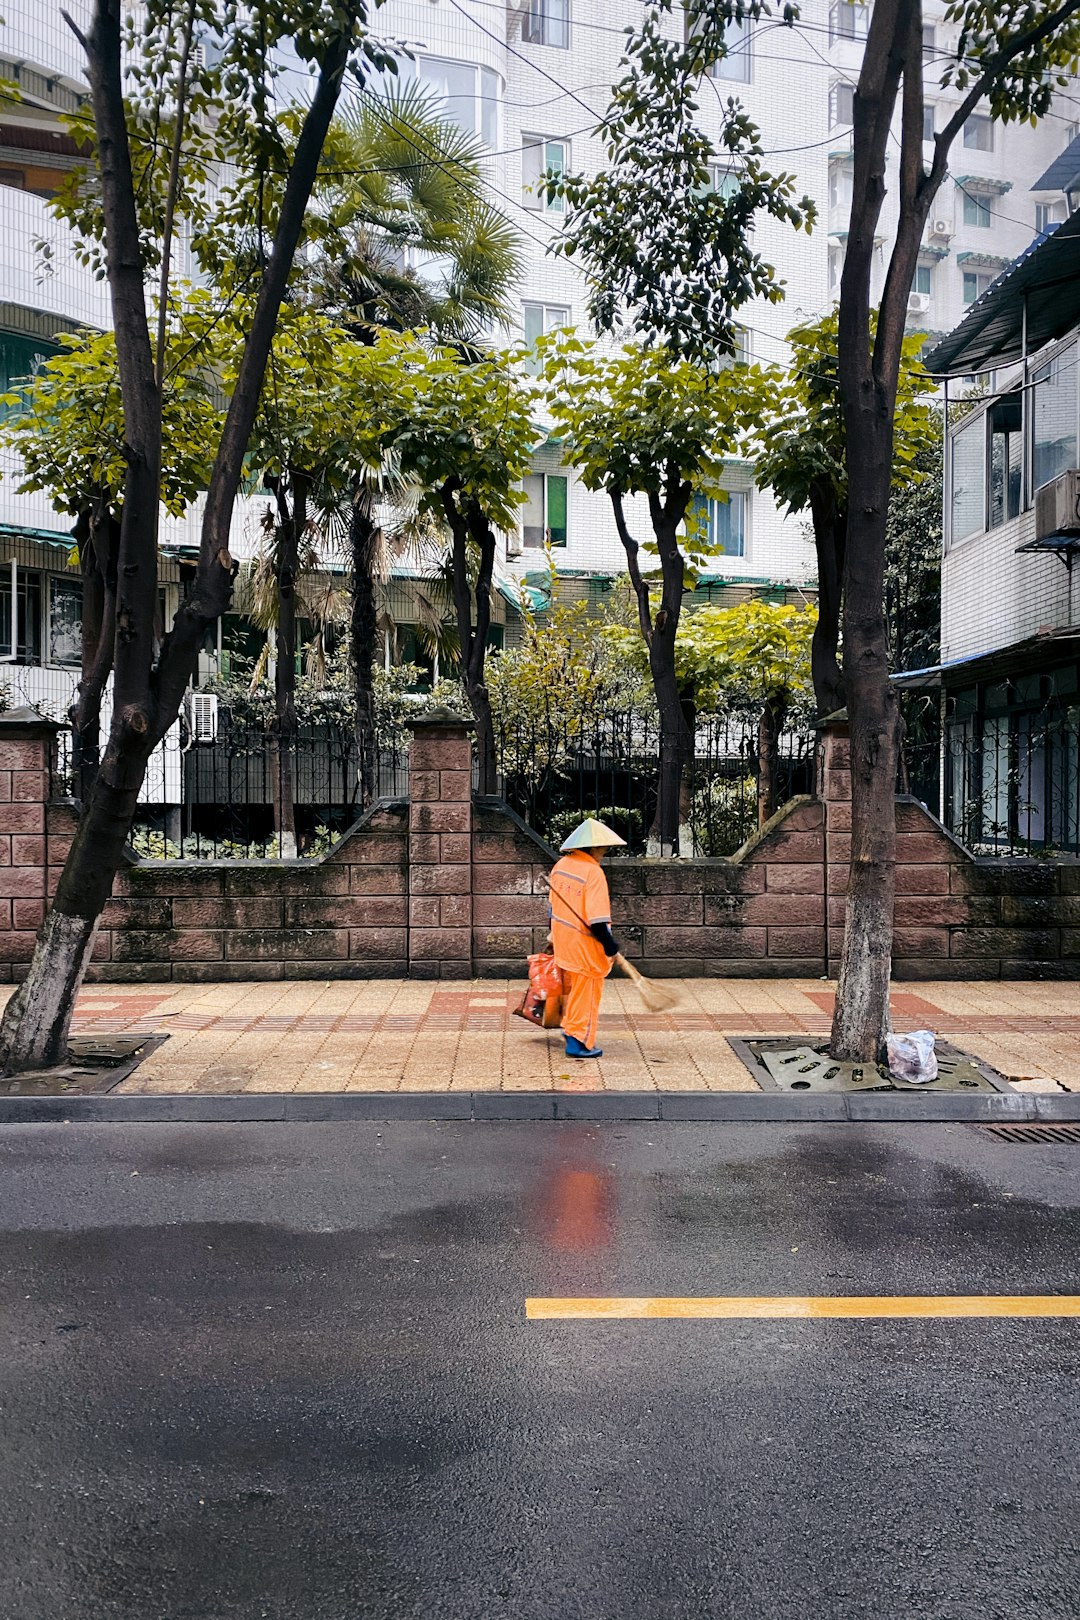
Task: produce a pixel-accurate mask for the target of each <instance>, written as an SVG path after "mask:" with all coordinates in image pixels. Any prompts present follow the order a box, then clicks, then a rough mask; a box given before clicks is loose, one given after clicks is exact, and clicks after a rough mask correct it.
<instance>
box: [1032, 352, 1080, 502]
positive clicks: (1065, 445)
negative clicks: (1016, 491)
mask: <svg viewBox="0 0 1080 1620" xmlns="http://www.w3.org/2000/svg"><path fill="white" fill-rule="evenodd" d="M1032 382H1033V384H1034V387H1033V389H1032V418H1033V423H1032V474H1033V481H1034V486H1035V488H1036V489H1041V488H1042V486H1043V484H1048V483H1049V482H1050V480H1051V479H1052V478H1056V477H1057V476H1058V474H1059V473H1063V472H1067V471H1068V469H1069V468H1070V467H1075V466H1076V345H1075V344H1072V345H1071V346H1070V347H1069V348H1068V349H1065V350H1063V351H1062V353H1061V354H1058V355H1055V357H1054V359H1053V360H1051V362H1050V364H1049V365H1048V366H1044V367H1043V368H1042V370H1041V371H1038V372H1036V374H1035V376H1034V377H1033V378H1032Z"/></svg>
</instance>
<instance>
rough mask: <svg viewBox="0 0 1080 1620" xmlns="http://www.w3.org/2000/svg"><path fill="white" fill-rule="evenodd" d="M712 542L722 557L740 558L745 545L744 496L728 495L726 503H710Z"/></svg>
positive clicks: (740, 494) (734, 493) (738, 493)
mask: <svg viewBox="0 0 1080 1620" xmlns="http://www.w3.org/2000/svg"><path fill="white" fill-rule="evenodd" d="M712 508H713V510H712V530H713V536H712V537H713V541H714V544H715V545H716V547H717V549H718V550H719V552H720V555H721V556H722V557H741V556H742V555H743V552H744V550H745V545H746V528H745V517H746V496H745V495H744V494H742V493H740V492H737V491H736V492H733V493H731V494H729V495H728V498H727V500H726V501H713V503H712Z"/></svg>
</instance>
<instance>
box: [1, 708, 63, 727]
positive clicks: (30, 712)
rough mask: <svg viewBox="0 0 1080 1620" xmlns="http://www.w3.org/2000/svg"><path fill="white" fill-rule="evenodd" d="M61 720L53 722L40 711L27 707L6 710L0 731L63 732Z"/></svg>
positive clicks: (2, 715) (2, 717) (2, 716)
mask: <svg viewBox="0 0 1080 1620" xmlns="http://www.w3.org/2000/svg"><path fill="white" fill-rule="evenodd" d="M63 730H64V724H63V722H62V721H60V720H52V719H50V717H49V716H48V715H47V714H42V713H41V711H40V710H39V709H32V708H30V707H29V705H25V706H24V707H22V708H20V709H5V710H4V711H3V713H0V731H52V732H56V731H63Z"/></svg>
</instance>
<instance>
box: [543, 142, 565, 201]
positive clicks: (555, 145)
mask: <svg viewBox="0 0 1080 1620" xmlns="http://www.w3.org/2000/svg"><path fill="white" fill-rule="evenodd" d="M544 155H545V163H546V167H547V169H548V171H549V172H550V173H551V174H557V175H563V174H565V173H566V158H567V150H566V142H565V141H548V143H547V146H546V149H545V154H544ZM544 206H545V208H546V209H547V212H548V213H549V214H561V213H563V212H564V211H565V208H566V200H565V198H563V197H548V198H546V199H545V202H544Z"/></svg>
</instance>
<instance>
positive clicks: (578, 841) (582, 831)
mask: <svg viewBox="0 0 1080 1620" xmlns="http://www.w3.org/2000/svg"><path fill="white" fill-rule="evenodd" d="M616 844H622V845H625V844H626V839H625V838H620V837H619V835H618V833H617V832H612V830H611V828H610V827H605V826H604V823H603V822H602V821H594V820H593V818H592V817H591V816H586V818H585V820H584V821H583V822H582V823H581V826H580V827H575V828H574V831H573V832H572V833H571V834H570V836H569V838H567V839H566V841H565V842H564V843H563V844H562V845H561V846H560V847H561V848H562V849H608V848H614V846H615V845H616Z"/></svg>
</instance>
